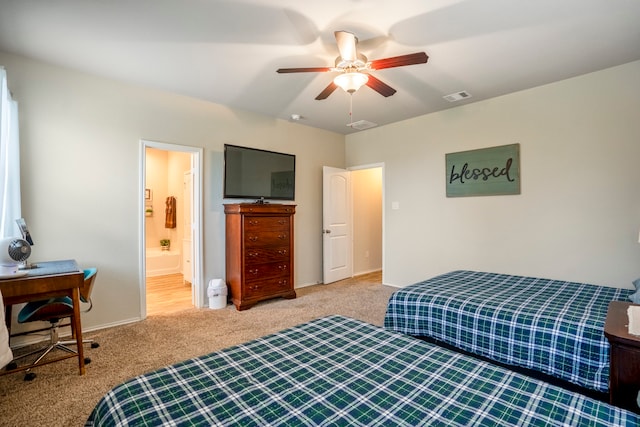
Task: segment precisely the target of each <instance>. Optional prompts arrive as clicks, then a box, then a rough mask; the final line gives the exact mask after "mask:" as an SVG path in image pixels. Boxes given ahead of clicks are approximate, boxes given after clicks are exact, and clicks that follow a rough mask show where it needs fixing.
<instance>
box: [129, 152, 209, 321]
mask: <svg viewBox="0 0 640 427" xmlns="http://www.w3.org/2000/svg"><path fill="white" fill-rule="evenodd" d="M147 148H156V149H158V150H164V151H174V152H181V153H187V154H191V172H192V174H193V197H192V199H191V203H192V215H193V227H195V230H193V242H192V246H193V252H192V254H191V259H192V265H193V266H192V268H193V277H192V282H191V284H192V301H193V305H194V306H195V307H197V308H202V307H203V306H204V302H203V300H204V298H203V286H204V285H203V266H202V239H203V228H202V221H203V219H202V176H203V157H204V156H203V155H204V150H203V149H202V148H201V147H191V146H187V145H178V144H170V143H166V142H159V141H150V140H145V139H141V140H140V168H139V171H140V175H139V196H138V210H139V212H138V220H139V223H138V230H139V239H138V245H139V250H138V254H139V263H138V265H139V266H140V270H139V283H140V317H141V318H142V319H145V318H146V317H147V287H146V271H147V265H146V264H147V260H146V245H145V224H146V223H145V219H146V218H145V212H144V211H145V206H144V192H145V188H146V173H147V161H146V149H147Z"/></svg>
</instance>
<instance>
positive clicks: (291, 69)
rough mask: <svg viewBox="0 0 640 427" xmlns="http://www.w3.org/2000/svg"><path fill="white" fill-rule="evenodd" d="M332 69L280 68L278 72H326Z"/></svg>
mask: <svg viewBox="0 0 640 427" xmlns="http://www.w3.org/2000/svg"><path fill="white" fill-rule="evenodd" d="M327 71H331V68H329V67H308V68H278V69H277V70H276V72H277V73H324V72H327Z"/></svg>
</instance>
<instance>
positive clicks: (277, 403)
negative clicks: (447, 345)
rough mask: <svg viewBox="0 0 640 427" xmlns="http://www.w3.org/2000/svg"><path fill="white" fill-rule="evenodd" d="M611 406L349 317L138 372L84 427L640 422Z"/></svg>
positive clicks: (114, 391)
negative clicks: (156, 368) (164, 366)
mask: <svg viewBox="0 0 640 427" xmlns="http://www.w3.org/2000/svg"><path fill="white" fill-rule="evenodd" d="M639 423H640V417H639V416H637V415H635V414H633V413H631V412H627V411H625V410H622V409H619V408H615V407H613V406H610V405H608V404H606V403H603V402H599V401H597V400H593V399H590V398H588V397H585V396H583V395H580V394H577V393H573V392H569V391H565V390H563V389H562V388H559V387H556V386H553V385H550V384H547V383H544V382H540V381H537V380H534V379H531V378H527V377H526V376H523V375H520V374H517V373H515V372H512V371H509V370H506V369H503V368H500V367H498V366H494V365H492V364H490V363H486V362H481V361H478V360H475V359H474V358H472V357H469V356H465V355H463V354H460V353H456V352H453V351H450V350H447V349H444V348H441V347H438V346H436V345H433V344H429V343H426V342H423V341H420V340H418V339H415V338H412V337H409V336H406V335H403V334H399V333H396V332H391V331H388V330H385V329H383V328H380V327H377V326H373V325H369V324H366V323H363V322H360V321H357V320H353V319H350V318H346V317H342V316H330V317H326V318H321V319H317V320H314V321H311V322H309V323H305V324H303V325H300V326H296V327H293V328H289V329H286V330H284V331H282V332H279V333H276V334H273V335H268V336H265V337H263V338H259V339H256V340H253V341H249V342H247V343H244V344H241V345H238V346H235V347H230V348H228V349H226V350H222V351H219V352H215V353H211V354H209V355H206V356H202V357H198V358H194V359H190V360H187V361H184V362H182V363H178V364H175V365H172V366H168V367H166V368H163V369H160V370H158V371H155V372H151V373H148V374H145V375H142V376H139V377H136V378H133V379H131V380H129V381H127V382H125V383H123V384H121V385H119V386H116V387H115V388H114V389H112V390H111V391H109V392H108V393H107V394H106V395H105V396H104V398H103V399H102V400H100V402H99V403H98V404H97V406H96V407H95V409H94V410H93V412H92V413H91V416H90V418H89V420H88V421H87V424H86V425H87V426H116V425H117V426H141V425H145V426H159V425H173V426H187V425H188V426H229V425H241V426H382V425H385V426H391V425H393V426H418V425H442V426H454V425H460V426H461V425H465V426H468V425H491V426H495V425H514V426H515V425H517V426H527V425H536V426H540V425H565V426H569V425H573V426H582V425H590V426H596V425H601V426H612V425H619V426H621V425H638V424H639Z"/></svg>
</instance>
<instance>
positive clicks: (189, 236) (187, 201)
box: [182, 171, 194, 283]
mask: <svg viewBox="0 0 640 427" xmlns="http://www.w3.org/2000/svg"><path fill="white" fill-rule="evenodd" d="M192 195H193V174H192V173H191V171H187V172H185V173H184V180H183V188H182V200H184V202H183V210H184V212H183V216H182V217H183V221H184V222H183V230H184V234H183V236H182V275H183V276H184V281H185V282H189V283H191V282H192V280H193V263H192V262H191V256H192V255H191V254H192V253H193V251H192V249H191V244H192V242H193V229H194V227H193V214H192V209H191V200H192Z"/></svg>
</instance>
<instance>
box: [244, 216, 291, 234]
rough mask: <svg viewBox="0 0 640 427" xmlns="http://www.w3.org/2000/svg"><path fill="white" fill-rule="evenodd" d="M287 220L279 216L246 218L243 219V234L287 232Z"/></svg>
mask: <svg viewBox="0 0 640 427" xmlns="http://www.w3.org/2000/svg"><path fill="white" fill-rule="evenodd" d="M289 224H290V222H289V218H288V217H279V216H248V217H246V218H245V219H244V230H245V232H255V231H260V232H262V231H266V230H284V231H288V230H289Z"/></svg>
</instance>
